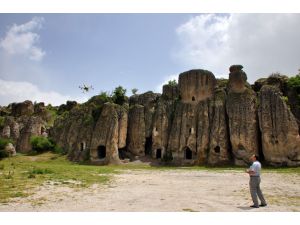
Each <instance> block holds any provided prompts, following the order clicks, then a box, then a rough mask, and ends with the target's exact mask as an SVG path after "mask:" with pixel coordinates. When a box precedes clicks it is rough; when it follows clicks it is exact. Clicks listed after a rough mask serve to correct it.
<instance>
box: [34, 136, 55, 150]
mask: <svg viewBox="0 0 300 225" xmlns="http://www.w3.org/2000/svg"><path fill="white" fill-rule="evenodd" d="M30 144H31V145H32V150H33V151H36V152H37V153H40V152H43V151H47V150H51V151H52V150H53V149H54V147H55V144H54V143H53V141H51V139H50V140H49V139H48V138H47V137H42V136H33V137H31V138H30Z"/></svg>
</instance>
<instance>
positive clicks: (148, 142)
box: [145, 136, 152, 155]
mask: <svg viewBox="0 0 300 225" xmlns="http://www.w3.org/2000/svg"><path fill="white" fill-rule="evenodd" d="M151 149H152V136H151V137H147V138H146V142H145V155H151Z"/></svg>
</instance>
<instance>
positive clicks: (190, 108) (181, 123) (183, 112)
mask: <svg viewBox="0 0 300 225" xmlns="http://www.w3.org/2000/svg"><path fill="white" fill-rule="evenodd" d="M196 109H197V107H196V105H194V104H189V103H181V102H179V103H177V105H176V109H175V113H174V119H173V122H172V128H171V132H170V136H169V143H168V151H170V152H172V156H173V160H174V162H175V163H180V164H184V163H189V164H194V163H195V160H196V158H197V150H196V117H197V114H196ZM186 151H191V152H190V153H191V154H190V157H187V155H186V153H187V152H186ZM188 154H189V153H188ZM185 160H188V161H185Z"/></svg>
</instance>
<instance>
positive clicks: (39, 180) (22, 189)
mask: <svg viewBox="0 0 300 225" xmlns="http://www.w3.org/2000/svg"><path fill="white" fill-rule="evenodd" d="M0 167H1V170H0V202H1V203H5V202H7V201H8V200H9V198H14V197H25V196H28V195H30V194H32V193H33V190H34V188H35V187H37V186H39V185H42V184H44V183H45V182H46V181H53V182H58V183H59V184H63V185H68V186H70V187H88V186H90V185H91V184H103V183H107V182H108V181H109V180H110V178H111V176H112V174H115V173H117V169H116V168H115V167H111V166H103V167H102V166H101V167H100V166H89V165H79V164H76V163H73V162H70V161H68V160H67V159H66V157H65V156H62V155H57V154H54V153H51V152H46V153H43V154H40V155H36V156H27V155H20V154H18V155H17V156H16V157H13V158H7V159H4V160H2V161H1V164H0ZM70 181H72V182H70ZM73 181H74V182H73Z"/></svg>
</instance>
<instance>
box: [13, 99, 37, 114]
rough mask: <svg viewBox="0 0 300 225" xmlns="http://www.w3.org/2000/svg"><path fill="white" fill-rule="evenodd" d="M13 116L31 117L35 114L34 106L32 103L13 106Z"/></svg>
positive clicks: (14, 104) (26, 102)
mask: <svg viewBox="0 0 300 225" xmlns="http://www.w3.org/2000/svg"><path fill="white" fill-rule="evenodd" d="M11 107H12V110H11V115H12V116H14V117H20V116H25V115H26V116H30V115H32V114H33V113H34V106H33V104H32V102H31V101H25V102H21V103H13V104H12V106H11Z"/></svg>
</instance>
